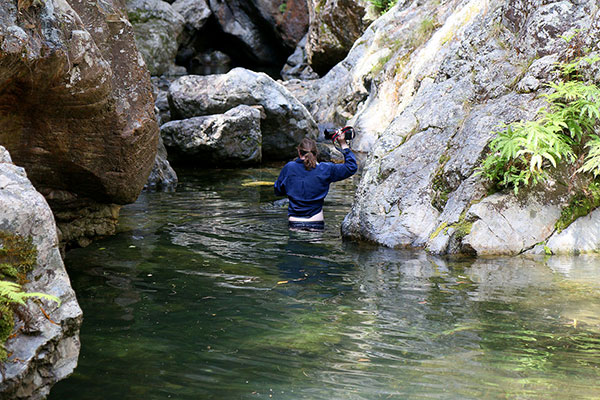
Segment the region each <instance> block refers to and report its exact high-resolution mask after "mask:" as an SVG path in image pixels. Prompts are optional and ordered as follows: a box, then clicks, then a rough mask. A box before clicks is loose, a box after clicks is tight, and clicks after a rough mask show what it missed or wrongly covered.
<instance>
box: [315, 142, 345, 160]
mask: <svg viewBox="0 0 600 400" xmlns="http://www.w3.org/2000/svg"><path fill="white" fill-rule="evenodd" d="M317 151H318V152H319V154H318V156H317V160H318V161H319V162H323V161H325V162H335V163H343V162H344V154H343V153H342V152H341V151H339V150H338V149H337V148H336V147H335V146H334V145H333V144H332V143H331V142H329V143H324V142H317Z"/></svg>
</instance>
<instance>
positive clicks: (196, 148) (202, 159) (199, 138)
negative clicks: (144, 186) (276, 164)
mask: <svg viewBox="0 0 600 400" xmlns="http://www.w3.org/2000/svg"><path fill="white" fill-rule="evenodd" d="M261 113H262V109H260V108H259V107H250V106H246V105H240V106H237V107H235V108H233V109H231V110H229V111H227V112H225V113H224V114H219V115H209V116H204V117H193V118H189V119H184V120H180V121H171V122H168V123H166V124H165V125H163V126H162V127H161V134H162V136H163V138H164V142H165V145H166V146H167V148H168V149H169V151H170V154H171V155H172V156H173V157H175V159H177V160H179V161H184V162H187V163H192V164H194V165H209V166H215V165H235V166H240V165H248V164H257V163H259V162H260V161H261V139H262V136H261V131H260V120H261Z"/></svg>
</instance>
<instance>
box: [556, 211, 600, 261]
mask: <svg viewBox="0 0 600 400" xmlns="http://www.w3.org/2000/svg"><path fill="white" fill-rule="evenodd" d="M546 247H547V249H549V250H550V251H551V252H552V254H581V253H597V252H598V250H599V249H600V210H599V209H596V210H594V211H592V212H591V213H590V214H589V215H586V216H585V217H580V218H578V219H577V220H575V221H574V222H573V223H572V224H571V225H569V226H568V227H567V228H566V229H565V230H564V231H562V232H560V233H554V234H553V235H552V236H550V238H549V239H548V241H547V243H546Z"/></svg>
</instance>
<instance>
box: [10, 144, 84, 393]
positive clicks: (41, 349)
mask: <svg viewBox="0 0 600 400" xmlns="http://www.w3.org/2000/svg"><path fill="white" fill-rule="evenodd" d="M0 231H1V232H3V233H4V234H10V235H19V237H21V238H31V239H32V244H33V246H34V247H35V249H36V250H37V258H36V263H35V267H34V268H33V270H32V271H31V272H29V273H28V274H27V280H28V281H29V283H27V284H25V285H24V286H23V289H24V290H25V291H26V292H42V293H46V294H51V295H54V296H57V297H58V298H60V300H61V304H60V306H59V305H57V304H56V303H54V302H48V301H46V300H43V301H41V303H40V305H39V306H38V305H37V304H36V303H34V302H33V301H29V302H28V306H27V307H26V310H25V312H24V313H23V315H26V316H27V318H26V320H21V319H17V321H16V327H17V328H16V329H15V335H14V336H13V337H11V338H10V339H9V340H8V342H7V343H6V349H7V351H8V352H9V354H11V355H10V357H9V359H8V361H7V362H5V363H4V364H3V366H2V374H1V375H0V398H2V399H14V400H17V399H23V400H24V399H27V400H36V399H44V398H46V396H47V395H48V393H49V392H50V388H51V387H52V385H54V384H55V383H56V382H57V381H59V380H61V379H64V378H65V377H67V376H68V375H70V374H71V373H72V372H73V369H74V368H75V366H76V365H77V359H78V357H79V347H80V343H79V327H80V325H81V321H82V313H81V309H80V308H79V305H78V303H77V299H76V298H75V293H74V292H73V290H72V288H71V284H70V282H69V277H68V276H67V272H66V271H65V267H64V265H63V262H62V259H61V256H60V252H59V249H58V237H57V233H56V225H55V223H54V216H53V215H52V211H51V210H50V207H49V206H48V204H47V203H46V200H44V197H43V196H42V195H41V194H40V193H38V192H37V191H36V190H35V188H34V187H33V185H32V184H31V182H30V181H29V179H27V175H26V173H25V170H24V169H23V168H20V167H17V166H15V165H13V164H12V163H11V162H10V156H9V155H8V152H6V150H5V149H4V148H3V147H1V146H0ZM0 242H2V240H1V239H0ZM1 245H2V246H3V247H4V245H5V244H4V243H1ZM42 309H43V311H42ZM44 312H45V313H46V314H47V316H45V315H44Z"/></svg>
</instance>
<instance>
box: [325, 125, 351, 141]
mask: <svg viewBox="0 0 600 400" xmlns="http://www.w3.org/2000/svg"><path fill="white" fill-rule="evenodd" d="M323 134H324V135H325V139H328V140H331V141H333V142H335V140H336V139H337V138H338V136H340V135H344V139H345V140H346V141H350V140H352V139H354V137H355V136H356V132H354V128H353V127H351V126H345V127H343V128H340V129H338V130H335V131H333V130H327V129H325V130H324V131H323Z"/></svg>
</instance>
